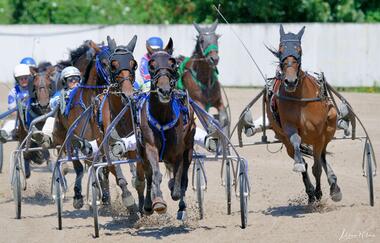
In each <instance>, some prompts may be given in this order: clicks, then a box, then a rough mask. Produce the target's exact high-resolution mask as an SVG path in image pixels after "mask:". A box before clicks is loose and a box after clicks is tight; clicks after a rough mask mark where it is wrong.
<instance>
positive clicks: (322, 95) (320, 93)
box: [274, 73, 327, 102]
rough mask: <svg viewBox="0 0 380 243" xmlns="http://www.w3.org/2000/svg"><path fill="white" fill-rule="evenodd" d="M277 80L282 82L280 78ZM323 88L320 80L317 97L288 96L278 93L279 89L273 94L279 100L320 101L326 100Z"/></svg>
mask: <svg viewBox="0 0 380 243" xmlns="http://www.w3.org/2000/svg"><path fill="white" fill-rule="evenodd" d="M307 75H308V74H307V73H305V74H304V76H303V77H302V78H303V79H304V78H305V77H306V76H307ZM303 79H302V80H303ZM278 80H280V82H281V83H282V82H283V81H282V80H281V79H278ZM280 87H281V86H280ZM323 90H324V82H323V80H322V81H321V83H320V92H319V97H314V98H295V97H290V96H286V95H280V89H279V90H278V91H277V92H276V93H274V95H275V96H276V97H277V98H278V99H280V100H286V101H293V102H320V101H323V100H326V98H327V96H325V95H324V92H323Z"/></svg>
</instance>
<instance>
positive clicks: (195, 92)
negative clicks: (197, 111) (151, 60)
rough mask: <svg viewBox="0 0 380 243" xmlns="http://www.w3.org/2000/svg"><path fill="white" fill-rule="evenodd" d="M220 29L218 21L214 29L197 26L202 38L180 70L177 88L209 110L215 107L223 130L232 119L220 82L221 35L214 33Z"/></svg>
mask: <svg viewBox="0 0 380 243" xmlns="http://www.w3.org/2000/svg"><path fill="white" fill-rule="evenodd" d="M217 26H218V22H217V21H215V22H214V23H213V24H212V26H211V27H204V28H202V27H200V26H199V25H198V24H196V23H194V27H195V29H196V30H197V31H198V34H199V35H198V36H197V41H196V45H195V50H194V52H193V54H192V56H191V57H190V58H185V60H184V61H183V62H182V63H181V65H180V67H179V74H180V79H179V81H178V83H177V87H178V88H180V89H187V90H188V92H189V95H190V97H191V98H192V99H193V100H194V101H195V102H197V104H199V105H200V106H201V107H202V108H203V109H206V111H208V109H209V108H210V107H215V108H216V109H217V110H218V113H219V121H220V125H221V127H222V128H226V127H227V126H228V125H229V124H228V123H229V120H228V119H229V118H228V115H227V112H226V107H225V106H224V103H223V99H222V93H221V85H220V83H219V80H218V69H217V65H218V62H219V52H218V39H219V37H220V36H219V35H217V34H216V33H215V30H216V28H217Z"/></svg>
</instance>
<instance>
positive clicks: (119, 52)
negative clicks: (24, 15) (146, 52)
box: [108, 48, 137, 87]
mask: <svg viewBox="0 0 380 243" xmlns="http://www.w3.org/2000/svg"><path fill="white" fill-rule="evenodd" d="M126 56H127V58H126ZM132 60H133V61H134V63H135V65H134V66H133V67H132V66H131V65H130V61H132ZM113 61H117V62H118V63H119V67H118V68H117V69H116V70H113V71H112V70H111V65H112V62H113ZM108 62H109V72H110V74H111V83H113V84H116V85H117V86H118V87H120V86H121V84H122V83H123V82H124V81H130V82H131V84H132V85H133V83H134V82H135V72H136V69H137V63H136V61H135V59H134V57H133V54H132V52H130V51H129V50H127V49H124V48H116V50H115V51H114V52H113V53H112V54H111V55H110V56H109V57H108ZM123 70H127V71H129V73H130V75H129V76H128V77H123V78H121V79H120V80H118V81H116V78H117V76H118V75H119V74H120V73H121V71H123Z"/></svg>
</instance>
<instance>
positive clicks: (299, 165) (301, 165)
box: [293, 163, 306, 173]
mask: <svg viewBox="0 0 380 243" xmlns="http://www.w3.org/2000/svg"><path fill="white" fill-rule="evenodd" d="M293 171H294V172H300V173H302V172H306V167H305V164H304V163H294V166H293Z"/></svg>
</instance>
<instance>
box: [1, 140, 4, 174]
mask: <svg viewBox="0 0 380 243" xmlns="http://www.w3.org/2000/svg"><path fill="white" fill-rule="evenodd" d="M3 160H4V156H3V144H2V143H0V173H2V172H3Z"/></svg>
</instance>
